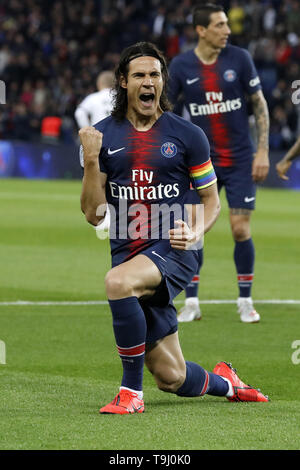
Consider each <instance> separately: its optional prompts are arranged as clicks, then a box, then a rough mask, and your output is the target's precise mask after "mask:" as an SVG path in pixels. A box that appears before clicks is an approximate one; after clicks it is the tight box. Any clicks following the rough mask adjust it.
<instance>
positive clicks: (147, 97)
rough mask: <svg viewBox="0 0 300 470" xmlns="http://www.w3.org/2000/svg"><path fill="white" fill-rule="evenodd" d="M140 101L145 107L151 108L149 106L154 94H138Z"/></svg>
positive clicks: (151, 103) (152, 101)
mask: <svg viewBox="0 0 300 470" xmlns="http://www.w3.org/2000/svg"><path fill="white" fill-rule="evenodd" d="M139 99H140V101H141V102H142V105H143V106H144V107H145V108H151V106H152V105H153V104H154V99H155V94H154V93H150V92H149V93H142V94H141V95H140V96H139Z"/></svg>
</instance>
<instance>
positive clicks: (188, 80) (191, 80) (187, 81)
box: [186, 77, 200, 85]
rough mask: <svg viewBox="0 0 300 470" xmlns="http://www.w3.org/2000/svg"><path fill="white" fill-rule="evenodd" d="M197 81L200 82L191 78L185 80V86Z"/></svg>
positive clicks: (198, 78)
mask: <svg viewBox="0 0 300 470" xmlns="http://www.w3.org/2000/svg"><path fill="white" fill-rule="evenodd" d="M198 80H200V77H197V78H192V79H189V78H187V80H186V84H187V85H191V84H192V83H195V82H198Z"/></svg>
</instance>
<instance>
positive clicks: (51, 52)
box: [0, 0, 300, 149]
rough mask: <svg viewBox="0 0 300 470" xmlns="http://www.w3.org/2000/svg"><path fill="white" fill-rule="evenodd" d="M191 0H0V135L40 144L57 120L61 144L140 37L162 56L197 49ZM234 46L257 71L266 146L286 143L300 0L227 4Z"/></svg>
mask: <svg viewBox="0 0 300 470" xmlns="http://www.w3.org/2000/svg"><path fill="white" fill-rule="evenodd" d="M198 3H199V1H193V0H163V1H162V0H85V1H81V0H5V2H4V1H2V0H0V79H1V80H3V81H4V82H5V84H6V104H5V105H1V106H0V138H1V139H21V140H30V141H34V140H40V138H41V134H43V130H42V125H43V124H42V123H43V122H44V121H43V120H44V119H45V118H47V117H55V118H56V119H57V118H58V122H59V138H60V139H61V140H63V141H64V142H73V141H74V139H76V135H77V125H76V122H75V120H74V111H75V109H76V107H77V105H78V103H79V102H80V101H81V100H82V99H83V98H84V97H85V96H87V95H88V94H89V93H91V92H93V91H96V88H95V86H96V77H97V75H98V74H99V72H100V71H101V70H108V69H110V70H113V69H114V67H115V65H116V64H117V63H118V60H119V54H120V51H121V50H122V49H123V48H124V47H126V46H128V45H130V44H132V43H134V42H136V41H141V40H150V41H152V42H154V43H156V44H157V45H158V46H159V47H160V49H161V50H162V51H163V52H164V53H165V55H166V56H167V59H168V60H170V59H172V57H174V56H175V55H177V54H178V53H181V52H184V51H186V50H188V49H190V48H192V47H194V46H195V45H196V42H197V38H196V35H195V33H194V30H193V27H192V24H191V21H192V15H191V11H192V8H193V6H194V5H196V4H198ZM214 3H220V4H222V5H223V6H224V8H225V11H226V13H227V15H228V18H229V22H230V27H231V31H232V34H231V39H230V42H231V43H232V44H236V45H238V46H241V47H244V48H247V49H248V50H249V51H250V53H251V55H252V57H253V58H254V61H255V64H256V67H257V69H258V72H259V75H260V78H261V81H262V84H263V91H264V94H265V97H266V99H267V102H268V105H269V110H270V117H271V130H270V145H271V148H273V149H285V148H287V147H289V146H290V145H291V144H292V143H293V142H294V140H295V138H296V136H297V135H299V128H300V124H299V123H300V118H299V115H300V110H299V106H297V105H296V104H294V103H293V102H292V93H293V92H294V90H293V88H292V84H293V82H295V81H296V80H300V65H299V64H300V40H299V35H300V31H299V25H300V2H299V1H298V0H269V1H258V0H240V1H238V0H228V1H219V2H214Z"/></svg>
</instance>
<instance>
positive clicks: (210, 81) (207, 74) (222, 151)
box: [200, 64, 232, 167]
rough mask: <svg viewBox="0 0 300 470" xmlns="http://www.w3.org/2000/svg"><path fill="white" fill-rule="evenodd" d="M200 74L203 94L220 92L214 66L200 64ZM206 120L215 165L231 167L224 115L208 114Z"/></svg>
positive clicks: (230, 153)
mask: <svg viewBox="0 0 300 470" xmlns="http://www.w3.org/2000/svg"><path fill="white" fill-rule="evenodd" d="M200 74H201V76H202V77H203V79H202V86H203V88H204V90H205V93H207V92H212V91H214V92H217V93H220V92H222V90H221V89H220V85H219V80H218V71H217V69H216V65H203V64H201V70H200ZM207 119H209V120H210V128H211V138H212V143H213V146H214V149H215V152H216V154H217V156H218V157H217V160H216V164H217V165H219V166H223V167H224V166H225V167H226V166H232V152H231V149H230V141H229V135H228V129H227V125H226V120H225V118H224V115H223V114H222V113H215V114H208V115H207Z"/></svg>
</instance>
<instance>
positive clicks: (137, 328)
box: [108, 297, 147, 391]
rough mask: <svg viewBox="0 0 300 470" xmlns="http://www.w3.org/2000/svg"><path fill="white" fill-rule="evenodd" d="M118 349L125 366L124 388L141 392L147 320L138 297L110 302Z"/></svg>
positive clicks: (122, 384)
mask: <svg viewBox="0 0 300 470" xmlns="http://www.w3.org/2000/svg"><path fill="white" fill-rule="evenodd" d="M108 302H109V305H110V308H111V311H112V316H113V328H114V333H115V338H116V343H117V349H118V353H119V356H120V358H121V360H122V365H123V377H122V383H121V386H122V387H126V388H130V389H132V390H137V391H141V390H142V389H143V370H144V359H145V340H146V331H147V326H146V319H145V314H144V312H143V310H142V308H141V306H140V304H139V301H138V299H137V297H127V298H125V299H118V300H109V301H108Z"/></svg>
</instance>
